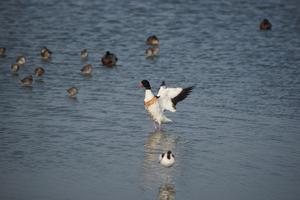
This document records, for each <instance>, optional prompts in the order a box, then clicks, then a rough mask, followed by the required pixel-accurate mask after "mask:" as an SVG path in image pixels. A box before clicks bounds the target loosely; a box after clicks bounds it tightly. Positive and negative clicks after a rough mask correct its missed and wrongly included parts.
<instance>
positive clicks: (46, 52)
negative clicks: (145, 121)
mask: <svg viewBox="0 0 300 200" xmlns="http://www.w3.org/2000/svg"><path fill="white" fill-rule="evenodd" d="M51 54H52V52H51V51H50V50H49V49H48V48H47V47H43V48H42V50H41V56H42V59H44V60H47V59H49V58H50V57H51Z"/></svg>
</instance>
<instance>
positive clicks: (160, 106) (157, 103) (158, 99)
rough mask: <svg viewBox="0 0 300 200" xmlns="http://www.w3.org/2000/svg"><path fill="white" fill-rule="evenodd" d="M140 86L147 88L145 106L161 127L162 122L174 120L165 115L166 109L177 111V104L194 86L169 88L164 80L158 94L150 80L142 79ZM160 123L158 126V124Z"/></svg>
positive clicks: (155, 123) (155, 122) (156, 123)
mask: <svg viewBox="0 0 300 200" xmlns="http://www.w3.org/2000/svg"><path fill="white" fill-rule="evenodd" d="M140 87H142V88H144V89H145V98H144V106H145V109H146V110H147V112H148V114H149V115H150V117H151V119H152V120H153V121H154V126H155V128H156V129H157V128H159V129H160V128H161V124H163V123H168V122H172V120H171V119H169V118H167V117H166V116H165V115H164V111H165V110H169V111H171V112H176V104H177V103H178V102H180V101H182V100H184V99H185V98H186V97H187V96H188V95H189V94H190V93H191V92H192V89H193V88H194V86H191V87H187V88H180V87H178V88H167V87H166V85H165V82H164V81H163V82H162V84H161V86H160V88H159V91H158V93H157V95H156V96H155V95H154V94H153V93H152V91H151V86H150V83H149V81H148V80H142V81H141V83H140ZM156 125H158V127H157V126H156Z"/></svg>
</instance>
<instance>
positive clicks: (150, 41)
mask: <svg viewBox="0 0 300 200" xmlns="http://www.w3.org/2000/svg"><path fill="white" fill-rule="evenodd" d="M146 44H148V45H159V40H158V38H157V37H156V35H151V36H149V37H148V38H147V41H146Z"/></svg>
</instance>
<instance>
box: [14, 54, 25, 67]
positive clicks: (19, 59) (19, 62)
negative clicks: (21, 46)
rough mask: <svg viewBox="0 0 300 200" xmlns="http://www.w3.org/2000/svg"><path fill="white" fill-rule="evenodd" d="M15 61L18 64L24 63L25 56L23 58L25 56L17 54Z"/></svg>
mask: <svg viewBox="0 0 300 200" xmlns="http://www.w3.org/2000/svg"><path fill="white" fill-rule="evenodd" d="M16 62H17V64H19V65H24V64H25V63H26V58H25V56H23V55H21V56H18V57H17V60H16Z"/></svg>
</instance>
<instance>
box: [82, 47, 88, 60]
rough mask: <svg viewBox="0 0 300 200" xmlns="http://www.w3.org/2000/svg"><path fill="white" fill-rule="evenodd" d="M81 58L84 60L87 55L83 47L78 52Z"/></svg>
mask: <svg viewBox="0 0 300 200" xmlns="http://www.w3.org/2000/svg"><path fill="white" fill-rule="evenodd" d="M80 56H81V59H83V60H86V59H87V58H88V56H89V54H88V51H87V49H83V50H82V51H81V53H80Z"/></svg>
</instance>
